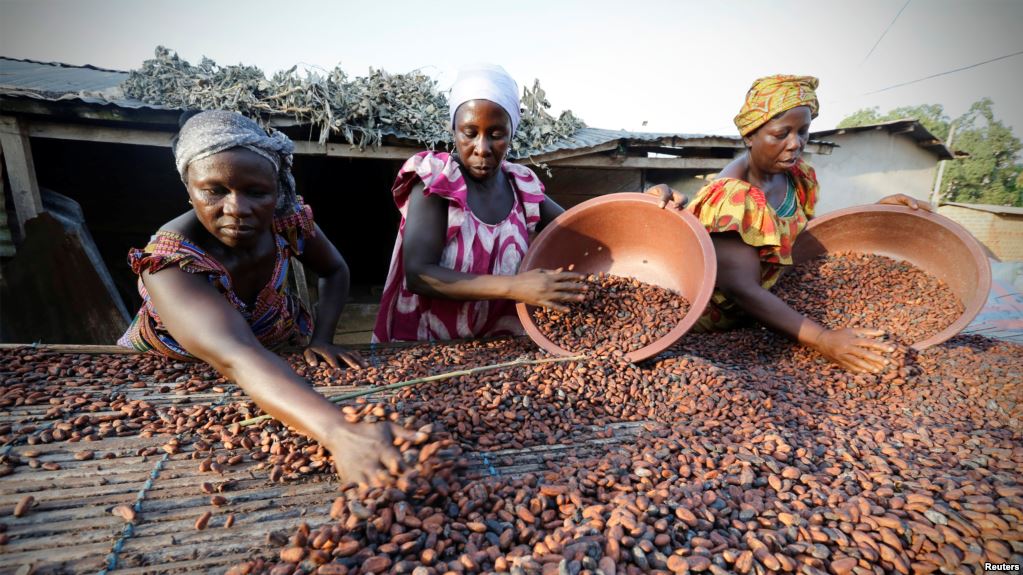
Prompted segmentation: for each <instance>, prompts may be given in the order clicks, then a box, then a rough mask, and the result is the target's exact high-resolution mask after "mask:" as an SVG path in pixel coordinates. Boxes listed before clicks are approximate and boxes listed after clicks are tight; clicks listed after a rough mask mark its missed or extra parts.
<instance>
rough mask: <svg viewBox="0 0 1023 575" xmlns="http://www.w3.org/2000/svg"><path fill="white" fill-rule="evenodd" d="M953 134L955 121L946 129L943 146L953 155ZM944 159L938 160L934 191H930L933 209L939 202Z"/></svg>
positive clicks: (943, 174) (936, 207)
mask: <svg viewBox="0 0 1023 575" xmlns="http://www.w3.org/2000/svg"><path fill="white" fill-rule="evenodd" d="M955 135H956V125H955V122H952V127H951V128H949V130H948V143H947V144H945V147H946V148H948V151H949V152H951V153H952V156H953V157H954V156H955V152H954V151H952V138H954V137H955ZM946 161H947V160H942V161H940V162H938V176H937V177H936V178H934V191H932V192H931V205H932V206H934V209H938V205H939V204H940V203H941V180H942V178H943V177H944V176H945V162H946Z"/></svg>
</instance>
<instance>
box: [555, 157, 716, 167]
mask: <svg viewBox="0 0 1023 575" xmlns="http://www.w3.org/2000/svg"><path fill="white" fill-rule="evenodd" d="M731 161H732V160H730V159H727V158H637V157H614V156H587V157H584V158H570V159H567V160H557V161H553V162H548V164H549V165H550V166H552V167H559V168H596V169H618V168H643V169H654V170H720V169H721V168H724V167H725V166H727V165H728V163H729V162H731Z"/></svg>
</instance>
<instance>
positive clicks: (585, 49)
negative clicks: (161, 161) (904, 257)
mask: <svg viewBox="0 0 1023 575" xmlns="http://www.w3.org/2000/svg"><path fill="white" fill-rule="evenodd" d="M1020 30H1023V0H991V1H987V0H909V1H908V2H907V1H906V0H856V1H842V2H839V1H834V0H816V1H802V0H778V1H768V0H714V1H710V0H707V1H703V2H695V1H686V0H675V1H670V0H663V1H662V0H631V1H628V2H623V1H621V0H617V1H604V0H588V1H575V0H544V1H533V0H516V1H514V2H479V1H477V2H462V1H448V2H422V1H420V2H407V1H405V0H385V1H377V2H366V1H361V2H348V1H335V2H319V1H304V0H291V1H289V2H281V1H279V0H277V1H264V0H246V1H243V2H226V1H223V0H203V1H198V0H176V1H174V2H168V1H164V0H149V1H140V0H67V1H64V0H25V1H21V0H0V55H2V56H7V57H13V58H26V59H32V60H40V61H59V62H65V63H69V64H92V65H94V66H99V67H104V68H113V69H120V70H127V69H131V68H136V67H138V66H140V65H141V64H142V62H143V61H144V60H145V59H147V58H151V57H152V54H153V50H154V48H155V47H156V46H157V45H163V46H166V47H168V48H171V49H173V50H176V51H177V52H178V54H179V55H180V56H181V57H183V58H185V59H186V60H188V61H190V62H193V63H195V62H197V61H198V60H199V59H200V58H201V57H202V56H208V57H210V58H212V59H213V60H215V61H216V62H217V63H219V64H222V65H227V64H237V63H244V64H248V65H255V66H259V67H260V68H262V69H263V71H264V72H266V73H267V74H268V75H269V74H271V73H273V72H275V71H277V70H281V69H287V68H290V67H291V66H292V65H295V64H299V65H300V66H305V67H312V68H321V69H330V68H333V67H334V66H336V65H340V66H341V67H342V68H343V69H344V70H345V71H346V72H347V73H349V74H350V75H363V74H365V73H366V72H367V71H368V70H369V68H371V67H373V68H383V69H384V70H387V71H389V72H408V71H411V70H415V69H419V70H422V71H423V72H425V73H427V74H429V75H430V76H432V77H434V78H435V79H437V80H438V83H439V87H440V88H441V89H446V88H447V87H449V86H450V84H451V82H452V81H453V80H454V77H455V73H456V71H457V69H458V67H459V66H462V65H466V64H471V63H477V62H491V63H496V64H500V65H502V66H504V67H505V68H506V69H507V70H508V71H509V72H510V73H511V74H512V76H514V77H515V78H516V80H517V81H518V82H519V84H520V86H521V85H527V86H531V85H532V83H533V80H534V78H539V79H540V81H541V85H542V86H543V88H544V90H545V91H546V93H547V96H548V99H549V100H550V102H551V104H552V111H553V112H554V113H557V112H559V111H560V110H563V109H571V110H572V111H573V112H574V113H575V114H576V115H577V116H579V117H581V118H582V119H583V120H584V121H585V122H586V123H587V124H588V125H590V126H594V127H599V128H609V129H626V130H637V131H655V132H677V133H689V134H693V133H702V134H730V135H734V134H735V127H734V125H733V124H732V118H733V116H734V115H735V114H736V112H738V109H739V107H740V106H741V105H742V100H743V96H744V95H745V93H746V90H747V89H748V88H749V86H750V84H751V83H752V81H753V80H754V79H755V78H757V77H760V76H764V75H768V74H775V73H789V74H808V75H814V76H817V77H818V78H820V81H821V84H820V87H819V89H818V96H819V98H820V102H821V111H820V116H819V118H818V119H817V120H816V121H815V122H814V124H813V127H812V129H814V130H823V129H829V128H833V127H834V126H835V125H836V124H837V123H838V122H839V121H841V120H842V119H843V118H844V117H845V116H847V115H849V114H851V113H853V112H855V111H856V110H858V109H860V108H866V107H872V106H877V107H879V108H880V111H881V112H882V113H883V112H886V111H888V110H889V109H891V108H894V107H896V106H904V105H917V104H941V105H942V106H944V108H945V112H946V114H947V115H949V116H950V117H953V118H954V117H956V116H959V115H960V114H962V113H964V112H965V111H966V110H967V109H968V108H969V106H970V104H972V103H973V102H975V101H976V100H978V99H980V98H982V97H990V98H991V99H992V100H993V101H994V104H995V105H994V110H995V115H996V117H997V118H998V119H1000V120H1001V121H1002V122H1004V123H1005V124H1007V125H1009V126H1010V127H1011V128H1012V129H1013V131H1014V133H1015V134H1016V136H1017V137H1020V138H1021V139H1023V96H1021V93H1023V54H1020V55H1017V56H1014V57H1011V58H1006V59H1002V60H999V61H996V62H992V63H989V64H985V65H981V66H977V67H974V68H971V69H968V70H964V71H960V72H955V73H951V74H947V75H944V76H941V77H938V78H934V79H930V80H925V81H921V82H916V83H913V84H910V85H907V86H903V87H897V88H892V89H888V90H884V91H880V92H879V90H883V89H885V88H888V87H890V86H894V85H896V84H900V83H903V82H909V81H912V80H917V79H920V78H924V77H927V76H930V75H933V74H940V73H943V72H946V71H949V70H953V69H956V68H961V67H966V66H971V65H973V64H977V63H979V62H983V61H986V60H990V59H993V58H998V57H1001V56H1005V55H1008V54H1014V53H1017V52H1023V34H1020Z"/></svg>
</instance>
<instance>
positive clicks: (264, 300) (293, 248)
mask: <svg viewBox="0 0 1023 575" xmlns="http://www.w3.org/2000/svg"><path fill="white" fill-rule="evenodd" d="M273 225H274V241H275V242H276V245H277V257H276V262H275V265H274V272H273V275H272V276H271V277H270V281H269V282H267V284H266V286H264V287H263V289H261V290H260V292H259V294H258V295H257V296H256V301H255V302H254V303H253V304H252V305H251V306H249V305H247V304H246V303H245V302H243V301H242V300H241V298H239V297H238V295H237V294H236V293H235V291H234V287H233V286H232V284H231V275H230V273H228V271H227V268H225V267H224V266H223V265H221V263H220V262H218V261H217V260H216V259H214V258H213V257H212V256H211V255H210V254H208V253H206V252H205V251H204V250H203V249H202V248H200V247H199V246H198V245H197V244H195V243H194V242H192V241H191V240H189V239H188V238H186V237H184V236H182V235H181V234H177V233H174V232H169V231H165V230H161V231H158V232H156V234H155V235H154V236H153V237H152V238H151V239H150V241H149V244H148V245H146V247H145V248H144V249H141V250H139V249H132V250H131V251H130V252H128V264H129V265H130V266H131V269H132V271H133V272H135V273H136V274H138V275H139V280H138V287H139V295H141V296H142V307H141V308H140V309H139V312H138V314H136V315H135V319H134V320H132V322H131V325H130V326H128V331H126V332H125V333H124V335H122V336H121V339H119V340H118V341H117V344H118V345H120V346H123V347H128V348H132V349H136V350H138V351H155V352H157V353H160V354H163V355H165V356H168V357H171V358H174V359H177V360H182V361H190V360H195V359H196V358H195V356H193V355H192V354H191V353H189V352H188V351H187V350H186V349H185V348H183V347H182V346H181V344H179V343H178V342H177V341H176V340H175V339H174V337H173V336H172V335H171V334H170V332H168V331H167V328H166V327H164V325H163V322H162V321H161V320H160V314H159V312H158V311H157V309H156V307H155V306H154V305H153V301H152V299H151V298H150V297H149V292H148V291H147V290H146V286H145V284H144V283H142V272H143V271H147V270H148V271H149V273H151V274H152V273H156V272H159V271H160V270H162V269H165V268H168V267H170V266H177V267H178V268H180V269H181V270H182V271H185V272H187V273H191V274H200V275H204V276H206V279H207V280H208V281H209V282H210V285H212V286H213V287H215V288H216V289H217V291H219V292H220V293H221V294H223V296H224V297H225V298H226V299H227V301H228V302H230V303H231V305H232V306H233V307H234V308H235V309H236V310H238V312H239V313H241V314H242V316H243V317H244V318H245V321H246V322H247V323H248V324H249V326H250V327H252V333H253V334H255V336H256V339H258V340H259V342H260V343H262V344H263V345H264V346H266V347H267V348H268V349H273V348H275V347H280V346H282V345H284V344H289V343H303V342H304V340H305V339H307V338H308V337H309V336H310V335H312V332H313V321H312V316H310V314H309V312H308V311H307V310H306V309H305V308H304V307H303V306H302V303H301V301H300V300H299V298H298V297H297V296H296V295H294V294H292V293H290V292H289V291H288V289H287V278H288V268H289V267H290V263H291V256H297V255H299V254H301V253H302V250H303V248H304V246H305V241H306V240H307V239H309V238H311V237H313V235H314V234H315V233H316V226H315V224H314V223H313V211H312V209H311V208H310V207H309V206H307V205H305V204H304V203H303V202H302V199H301V198H299V201H298V204H297V205H296V207H295V209H294V211H293V212H291V213H288V214H285V215H283V216H280V215H278V216H275V217H274V223H273Z"/></svg>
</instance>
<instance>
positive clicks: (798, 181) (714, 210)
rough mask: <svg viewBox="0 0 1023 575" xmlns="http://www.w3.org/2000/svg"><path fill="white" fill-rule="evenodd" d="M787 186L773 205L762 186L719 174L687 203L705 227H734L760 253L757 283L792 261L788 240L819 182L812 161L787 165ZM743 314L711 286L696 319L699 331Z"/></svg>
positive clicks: (806, 216)
mask: <svg viewBox="0 0 1023 575" xmlns="http://www.w3.org/2000/svg"><path fill="white" fill-rule="evenodd" d="M788 178H789V190H788V192H787V194H786V197H785V200H784V201H783V202H782V204H781V205H780V206H779V207H778V208H777V209H775V208H774V207H772V206H771V205H770V204H768V203H767V198H766V196H765V195H764V192H763V191H762V190H760V188H757V187H756V186H753V185H751V184H750V183H749V182H745V181H743V180H738V179H735V178H721V179H718V180H714V181H713V182H711V183H709V184H707V185H706V186H704V187H703V188H702V189H701V190H700V192H699V193H698V194H697V195H696V197H695V198H694V199H693V201H692V202H691V203H690V204H689V206H688V208H687V209H688V210H689V211H691V212H692V213H693V214H694V215H695V216H696V217H697V218H699V220H700V223H702V224H703V225H704V227H706V228H707V231H708V232H710V233H716V232H736V233H738V234H739V236H740V237H742V241H744V242H746V243H747V244H749V245H751V246H753V247H756V248H757V251H758V253H759V255H760V285H761V286H763V287H764V289H770V288H771V286H773V285H774V284H775V282H777V281H778V277H779V276H780V275H781V272H782V270H783V269H784V266H788V265H792V244H793V242H794V241H795V239H796V236H797V235H799V233H800V232H802V231H803V229H804V228H805V227H806V224H807V222H808V221H809V220H810V218H812V217H813V214H814V207H815V206H816V205H817V194H818V189H819V186H818V184H817V175H816V174H815V173H814V170H813V167H812V166H810V164H807V163H806V162H805V161H803V160H799V161H798V162H796V164H795V165H794V166H792V167H791V168H789V171H788ZM743 319H744V314H743V313H742V310H741V309H739V308H738V307H737V306H736V305H735V303H734V302H732V301H730V300H729V299H728V298H727V297H726V296H725V295H724V294H723V293H721V292H720V291H718V290H715V291H714V295H713V296H711V300H710V303H709V304H708V305H707V309H706V310H705V311H704V313H703V316H702V317H701V318H700V321H699V322H698V323H697V328H698V329H700V330H704V331H719V330H724V329H729V328H731V327H734V326H735V325H737V324H738V323H740V322H741V321H742V320H743Z"/></svg>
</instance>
